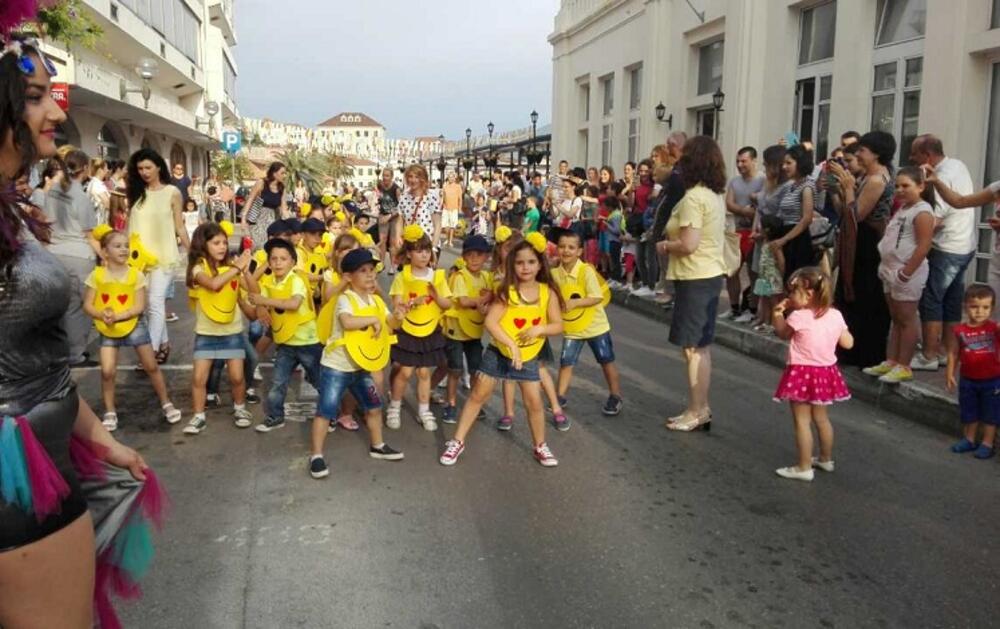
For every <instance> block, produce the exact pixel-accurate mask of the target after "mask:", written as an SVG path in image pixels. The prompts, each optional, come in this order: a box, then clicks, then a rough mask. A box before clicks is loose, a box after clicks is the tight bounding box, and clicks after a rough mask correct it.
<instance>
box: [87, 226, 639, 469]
mask: <svg viewBox="0 0 1000 629" xmlns="http://www.w3.org/2000/svg"><path fill="white" fill-rule="evenodd" d="M98 231H99V233H98V234H97V236H98V238H99V240H100V243H101V247H102V258H103V265H102V266H100V267H98V268H97V270H95V272H94V273H93V274H92V276H91V278H89V279H88V281H87V290H88V293H87V295H86V296H85V302H86V308H87V312H88V314H90V315H91V317H93V318H94V321H95V326H96V327H97V329H98V331H99V332H100V333H101V335H102V348H101V364H102V376H103V378H102V383H103V387H102V390H103V397H104V406H105V414H104V423H105V425H106V426H108V427H109V429H115V428H117V414H116V411H115V402H114V399H115V394H114V381H115V370H116V368H117V351H118V348H120V347H134V348H135V350H136V352H137V354H138V356H139V359H140V363H141V366H142V369H144V370H145V371H146V373H147V374H148V375H149V377H150V380H151V382H152V385H153V388H154V390H155V392H156V394H157V396H158V397H159V399H160V402H161V405H162V409H163V415H164V418H165V420H166V421H167V422H169V423H171V424H174V423H177V422H179V421H180V420H181V413H180V411H179V410H177V409H176V408H175V407H174V406H173V404H172V403H171V402H170V399H169V393H168V391H167V387H166V383H165V380H164V378H163V374H162V373H161V372H160V370H159V368H158V367H157V364H156V361H155V358H154V356H153V354H152V348H151V345H150V341H149V334H148V331H147V330H146V327H145V323H144V322H145V318H144V316H143V315H142V313H143V309H144V307H145V285H144V281H143V277H144V276H143V273H142V271H143V269H141V268H136V267H135V266H134V265H131V266H130V261H131V260H132V259H133V258H135V257H136V256H132V255H130V250H131V249H133V248H134V246H135V243H130V241H129V238H128V237H127V236H126V235H125V234H124V233H123V232H121V231H117V230H115V229H112V228H111V227H107V226H102V227H101V228H99V230H98ZM231 236H232V226H231V225H229V224H228V223H225V222H223V223H205V224H202V225H200V226H199V227H198V228H197V229H196V230H195V231H194V234H193V236H192V239H191V248H190V251H189V253H188V264H187V271H186V274H185V282H186V284H187V287H188V297H189V302H190V305H191V308H192V309H193V310H194V313H195V341H194V352H193V359H194V366H193V372H192V407H193V415H192V417H191V419H190V421H189V422H188V423H187V425H186V426H185V427H184V429H183V431H184V433H185V434H190V435H197V434H200V433H201V432H203V431H204V430H206V429H207V427H208V421H207V418H206V407H207V406H210V405H218V381H219V377H220V376H221V374H222V372H223V371H225V372H226V373H227V375H228V378H229V384H230V392H231V395H232V399H233V421H234V424H235V425H236V426H237V427H239V428H249V427H250V426H252V424H253V419H252V414H251V413H250V411H249V410H248V409H247V404H248V403H255V402H258V401H260V398H258V397H257V396H256V394H254V393H253V392H252V390H251V389H248V386H250V385H252V382H253V380H254V371H255V369H254V367H255V365H256V360H257V357H258V356H259V355H260V354H262V353H263V352H265V351H268V349H269V348H271V347H272V346H273V351H274V360H273V364H274V369H273V374H272V377H271V381H270V387H269V389H268V393H267V396H266V399H265V400H264V408H265V413H264V418H263V421H261V422H260V423H259V424H258V425H257V426H256V430H257V431H258V432H261V433H267V432H270V431H272V430H276V429H279V428H281V427H283V426H284V425H285V412H284V411H285V409H284V406H285V396H286V392H287V389H288V384H289V382H290V380H291V377H292V374H293V372H294V371H295V370H296V369H297V368H300V369H301V370H302V373H303V377H304V378H305V380H306V381H307V382H309V383H310V384H311V385H312V386H313V387H315V388H316V389H317V391H318V392H319V401H318V404H317V409H316V414H315V417H314V419H313V422H312V426H311V439H310V441H311V443H310V457H309V473H310V475H312V476H313V477H314V478H323V477H325V476H327V475H328V474H329V469H328V467H327V464H326V461H325V459H324V456H323V448H324V442H325V439H326V436H327V434H328V433H330V432H333V431H335V430H336V429H337V428H344V429H347V430H358V429H359V428H360V426H359V425H358V424H357V422H356V421H355V420H354V418H353V416H354V415H355V414H359V415H360V416H361V417H363V418H364V422H365V424H366V427H367V430H368V434H369V441H370V444H369V453H370V455H371V457H373V458H376V459H381V460H400V459H402V458H403V453H402V452H399V451H397V450H395V449H393V448H392V447H391V446H389V445H388V444H387V443H385V441H384V439H383V437H382V425H383V421H382V420H383V418H382V412H383V408H382V407H383V402H382V393H381V392H382V391H387V393H388V403H387V404H386V408H385V426H387V427H388V428H389V429H392V430H398V429H399V428H400V427H401V424H402V422H401V416H402V400H403V396H404V394H405V392H406V389H407V386H408V385H409V383H410V381H411V380H412V379H413V378H414V376H415V377H416V381H417V382H416V393H417V395H416V397H417V412H416V415H415V419H416V421H417V423H418V424H420V425H421V426H422V427H423V428H424V429H425V430H428V431H435V430H437V428H438V417H437V416H436V415H435V413H434V412H433V411H431V391H432V388H433V387H434V386H435V385H437V384H439V383H441V382H442V381H444V380H445V379H447V399H446V401H445V404H444V407H443V410H442V413H441V421H443V422H444V423H448V424H457V428H456V431H455V435H454V437H453V438H452V439H450V440H449V441H448V442H447V443H446V445H445V449H444V452H443V453H442V454H441V457H440V462H441V463H442V464H444V465H453V464H454V463H455V462H457V460H458V458H459V456H460V455H461V454H462V452H463V451H464V450H465V443H466V438H467V436H468V434H469V432H470V430H471V428H472V426H473V425H474V423H475V421H476V419H477V418H480V417H482V407H483V405H484V404H485V403H486V402H487V401H488V400H489V398H490V396H491V394H492V392H493V390H494V388H495V387H496V384H497V382H498V381H502V383H503V386H502V388H503V401H504V412H503V415H502V416H501V418H500V419H499V420H498V421H497V423H496V427H497V429H498V430H501V431H508V430H510V429H511V427H512V424H513V421H514V406H515V396H516V391H517V389H518V388H519V389H520V392H521V397H522V399H523V403H524V407H525V410H526V412H527V419H528V425H529V428H530V430H531V435H532V441H533V443H534V448H533V454H534V457H535V459H536V460H537V461H538V462H539V463H540V464H542V465H543V466H546V467H551V466H555V465H557V464H558V460H557V459H556V457H555V456H554V455H553V454H552V451H551V450H550V448H549V447H548V445H547V444H546V441H545V416H544V406H543V395H544V396H545V398H547V401H548V403H549V406H550V407H551V409H552V421H553V425H554V426H555V428H556V429H557V430H559V431H565V430H568V429H569V427H570V420H569V418H568V417H567V416H566V414H565V412H564V410H563V409H564V407H565V406H566V405H567V398H566V396H567V395H568V394H569V390H570V383H571V380H572V373H573V366H574V365H575V364H576V362H577V360H578V358H579V354H580V351H581V349H582V347H583V345H584V344H588V345H589V346H590V348H591V350H592V351H593V354H594V356H595V358H596V359H597V361H598V363H599V364H600V365H601V367H602V369H603V371H604V374H605V377H606V379H607V383H608V388H609V392H610V395H609V397H608V399H607V401H606V402H605V404H604V406H603V408H602V411H603V412H604V414H606V415H617V414H619V413H620V412H621V410H622V406H623V400H622V396H621V393H620V385H619V378H618V372H617V369H616V368H615V365H614V358H615V357H614V348H613V344H612V341H611V334H610V325H609V323H608V317H607V315H606V313H605V312H604V306H605V305H606V304H607V302H608V300H609V298H610V291H609V289H608V288H607V285H606V284H605V283H604V281H603V279H602V278H601V277H600V276H599V275H598V273H597V272H596V270H595V269H594V268H593V267H592V266H590V265H588V264H586V263H584V262H582V261H581V260H580V255H581V253H582V246H581V243H580V239H579V236H577V235H576V234H575V233H574V232H572V231H569V230H564V231H560V232H559V233H558V234H554V235H550V237H553V239H554V242H555V244H556V246H557V250H558V256H559V264H558V265H557V266H556V267H555V268H550V266H549V260H548V257H547V253H548V251H549V243H548V241H547V240H546V238H545V236H543V235H542V234H540V233H533V234H529V235H528V236H527V237H522V235H521V234H520V233H519V232H517V231H515V230H511V229H509V228H507V227H501V228H500V229H498V230H497V233H496V234H495V241H496V245H495V246H494V245H493V244H492V243H490V242H489V241H487V239H486V238H485V237H483V236H470V237H468V238H466V240H465V241H464V243H463V246H462V256H461V258H459V259H458V260H457V261H456V263H455V264H454V266H453V267H452V268H450V269H447V271H446V270H445V269H438V268H435V266H436V260H435V255H434V248H433V246H432V243H431V240H430V238H429V237H428V235H427V234H425V233H424V231H423V230H422V229H421V228H420V227H419V226H417V225H411V226H409V227H407V228H406V229H405V230H404V233H403V247H402V250H401V252H400V262H401V268H400V272H399V273H397V274H396V275H395V277H394V281H393V283H392V286H391V288H390V290H389V295H388V298H386V297H385V296H384V295H383V294H382V291H381V289H380V287H379V285H378V282H377V276H378V273H379V272H380V271H381V270H382V263H381V260H380V257H379V255H378V249H377V248H376V247H375V245H374V243H373V242H372V240H371V237H370V236H369V235H368V234H367V233H365V232H363V231H361V230H360V229H358V228H357V227H354V226H351V224H350V222H349V221H343V222H341V221H330V222H329V223H325V222H324V221H322V220H319V219H318V218H307V219H306V220H304V221H302V222H299V221H284V220H283V221H276V222H275V223H273V224H272V225H271V226H270V227H269V229H268V241H267V243H266V244H265V246H264V248H263V251H258V252H257V253H256V254H254V253H252V252H251V251H250V250H243V251H242V252H236V251H232V250H231V248H230V237H231ZM139 246H141V245H139ZM491 260H492V263H490V261H491ZM152 263H153V264H155V261H152ZM561 335H564V336H565V339H564V341H563V348H562V355H561V358H560V367H559V371H558V376H557V378H556V379H554V378H553V376H552V375H551V374H550V373H549V370H548V368H547V365H551V364H552V363H553V362H554V355H553V352H552V349H551V346H550V343H549V340H548V339H549V337H553V336H561ZM486 337H488V338H489V343H488V344H487V345H486V346H485V347H484V345H483V342H484V338H486ZM466 371H467V373H468V374H471V378H472V380H471V393H470V395H469V399H468V401H467V403H466V404H465V406H464V407H463V408H462V411H461V413H459V412H458V404H457V391H458V385H459V381H460V380H461V378H462V375H463V372H466ZM385 373H388V386H387V388H384V387H383V383H384V378H383V374H385Z"/></svg>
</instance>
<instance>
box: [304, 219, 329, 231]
mask: <svg viewBox="0 0 1000 629" xmlns="http://www.w3.org/2000/svg"><path fill="white" fill-rule="evenodd" d="M302 231H304V232H318V233H322V232H325V231H326V225H324V224H323V221H321V220H319V219H318V218H307V219H306V220H304V221H302Z"/></svg>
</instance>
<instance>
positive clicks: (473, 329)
mask: <svg viewBox="0 0 1000 629" xmlns="http://www.w3.org/2000/svg"><path fill="white" fill-rule="evenodd" d="M457 277H461V278H462V282H463V283H464V284H465V292H466V293H467V295H466V297H469V298H477V297H481V296H482V295H483V294H484V293H488V292H491V291H492V290H493V286H494V284H493V274H492V273H490V272H489V271H480V272H479V276H478V277H477V276H475V275H473V274H472V273H471V272H469V271H468V270H467V269H459V271H458V272H457V273H456V274H455V276H454V278H457ZM454 278H452V281H453V282H454ZM452 289H454V286H452ZM453 292H454V290H453ZM445 316H446V317H448V319H449V320H448V325H449V326H452V325H457V326H458V327H459V328H460V329H461V330H462V333H463V334H465V335H466V336H468V337H469V338H471V339H481V338H483V324H484V323H485V322H486V315H483V314H480V313H479V311H478V310H476V309H475V308H462V307H460V306H459V305H458V298H457V297H456V298H455V300H454V305H453V306H452V307H451V308H450V309H448V310H447V311H446V312H445Z"/></svg>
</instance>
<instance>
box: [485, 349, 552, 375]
mask: <svg viewBox="0 0 1000 629" xmlns="http://www.w3.org/2000/svg"><path fill="white" fill-rule="evenodd" d="M479 373H481V374H483V375H484V376H489V377H490V378H497V379H499V380H511V381H513V382H539V377H538V360H535V359H532V360H529V361H527V362H525V363H524V364H523V365H521V368H520V369H514V366H513V365H512V364H511V362H510V359H509V358H507V357H506V356H504V355H503V354H501V353H500V350H498V349H497V348H496V347H494V346H492V345H490V346H489V347H487V348H486V350H485V351H484V352H483V362H482V364H481V365H479Z"/></svg>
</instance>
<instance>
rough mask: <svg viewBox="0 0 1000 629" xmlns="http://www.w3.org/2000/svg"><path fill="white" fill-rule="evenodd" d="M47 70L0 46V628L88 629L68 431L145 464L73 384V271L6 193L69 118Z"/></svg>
mask: <svg viewBox="0 0 1000 629" xmlns="http://www.w3.org/2000/svg"><path fill="white" fill-rule="evenodd" d="M54 74H55V68H54V67H53V66H52V64H51V63H50V62H48V60H46V59H45V57H44V56H42V55H41V54H40V53H39V52H38V48H37V44H35V43H34V42H33V41H31V40H22V39H14V40H12V41H11V42H10V43H8V44H6V46H5V47H3V48H0V85H3V86H4V89H3V90H2V91H0V190H2V193H0V347H2V348H3V351H2V352H0V472H3V473H4V474H5V479H4V483H0V626H3V627H74V628H78V629H85V628H88V627H91V626H92V624H93V622H94V616H93V602H92V597H93V596H94V581H95V541H94V524H93V521H92V519H91V516H90V514H89V512H88V510H87V502H86V499H85V497H84V494H83V491H82V490H81V486H80V481H79V479H78V477H77V473H76V472H75V471H74V469H73V466H72V464H71V462H70V437H71V435H73V436H76V437H79V438H82V439H84V440H86V441H89V442H92V443H94V444H97V447H98V448H99V449H102V450H104V452H105V455H104V457H103V458H104V460H105V461H106V462H108V463H110V464H112V465H114V466H118V467H123V468H127V469H128V470H129V471H130V472H131V475H132V476H133V477H134V478H135V479H138V480H142V479H144V478H145V472H144V470H145V468H146V464H145V463H144V462H143V460H142V457H140V456H139V455H138V454H137V453H136V452H135V451H134V450H132V449H131V448H128V447H126V446H124V445H122V444H120V443H118V442H117V441H116V440H115V439H114V437H112V436H111V435H110V434H109V433H108V432H107V431H106V430H105V429H104V427H103V426H101V422H100V420H99V419H98V418H97V416H96V415H95V414H94V412H93V411H92V410H91V409H90V407H89V406H87V403H86V402H84V401H83V400H82V399H80V397H79V395H78V393H77V391H76V385H75V384H74V383H73V380H72V379H71V378H70V372H69V365H68V346H67V339H66V332H65V330H63V328H62V326H61V324H60V321H61V319H62V316H63V314H64V313H65V311H66V309H67V307H68V305H69V301H70V299H69V292H70V285H71V284H70V276H69V274H68V273H67V272H66V269H65V268H64V267H63V265H62V264H60V263H59V260H58V259H57V258H56V257H55V256H54V255H53V254H52V253H51V252H49V251H47V250H46V247H45V244H44V243H45V242H46V241H48V240H49V236H50V228H49V225H47V224H45V223H43V222H41V221H39V220H38V218H37V217H38V214H36V213H35V211H34V209H33V208H31V207H30V206H28V205H27V203H26V201H24V200H23V198H21V197H18V196H16V193H14V192H13V190H12V185H13V183H14V182H15V181H16V180H17V178H18V177H19V176H20V175H22V174H23V173H26V172H27V171H28V169H29V168H30V166H31V165H32V164H34V163H35V162H36V160H38V159H44V158H49V157H52V156H53V155H55V153H56V144H55V131H56V127H57V126H58V125H59V124H60V123H62V122H63V121H64V120H65V119H66V116H65V114H64V113H63V112H62V110H60V109H59V106H58V105H57V104H56V102H55V101H54V100H53V99H52V93H51V84H50V80H51V77H52V76H53V75H54ZM12 445H13V447H12ZM17 477H20V478H21V479H24V478H25V477H30V479H31V483H30V485H29V484H28V483H27V481H26V480H22V481H21V482H20V483H18V478H17ZM11 481H13V486H14V487H15V488H16V489H17V491H13V490H11ZM36 481H38V482H36ZM28 487H30V488H28Z"/></svg>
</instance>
